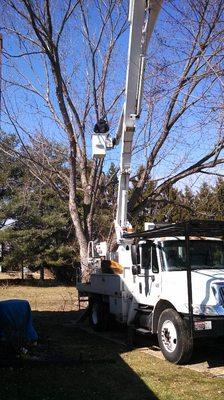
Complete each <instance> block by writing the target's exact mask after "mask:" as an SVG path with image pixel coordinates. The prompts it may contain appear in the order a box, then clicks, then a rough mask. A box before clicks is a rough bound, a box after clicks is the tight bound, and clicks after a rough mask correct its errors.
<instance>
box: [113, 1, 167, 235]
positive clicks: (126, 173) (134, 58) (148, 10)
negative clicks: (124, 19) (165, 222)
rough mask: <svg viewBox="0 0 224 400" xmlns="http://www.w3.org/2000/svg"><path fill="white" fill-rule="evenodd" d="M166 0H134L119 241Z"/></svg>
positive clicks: (121, 132)
mask: <svg viewBox="0 0 224 400" xmlns="http://www.w3.org/2000/svg"><path fill="white" fill-rule="evenodd" d="M162 1H163V0H149V1H147V0H130V4H129V22H130V34H129V48H128V66H127V74H126V89H125V103H124V107H123V110H122V114H121V117H120V122H119V127H118V131H117V135H116V142H117V143H118V142H119V140H120V139H121V158H120V176H119V186H118V198H117V215H116V220H115V229H116V236H117V241H118V242H120V240H121V238H122V232H123V229H126V228H127V226H128V221H127V203H128V189H129V178H130V166H131V152H132V142H133V134H134V131H135V120H136V118H139V116H140V112H141V101H142V92H143V79H144V70H145V59H146V52H147V48H148V43H149V40H150V37H151V34H152V31H153V28H154V25H155V22H156V19H157V16H158V14H159V11H160V8H161V4H162Z"/></svg>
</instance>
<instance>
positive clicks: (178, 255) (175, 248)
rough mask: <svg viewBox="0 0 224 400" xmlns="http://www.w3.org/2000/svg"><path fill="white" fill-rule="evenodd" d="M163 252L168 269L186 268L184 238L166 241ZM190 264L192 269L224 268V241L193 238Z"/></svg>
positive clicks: (180, 269) (178, 269)
mask: <svg viewBox="0 0 224 400" xmlns="http://www.w3.org/2000/svg"><path fill="white" fill-rule="evenodd" d="M163 253H164V264H165V269H166V270H168V271H182V270H186V252H185V241H184V240H168V241H165V242H164V246H163ZM190 264H191V269H192V270H194V269H212V268H213V269H222V268H224V242H223V241H218V240H217V241H216V240H191V241H190Z"/></svg>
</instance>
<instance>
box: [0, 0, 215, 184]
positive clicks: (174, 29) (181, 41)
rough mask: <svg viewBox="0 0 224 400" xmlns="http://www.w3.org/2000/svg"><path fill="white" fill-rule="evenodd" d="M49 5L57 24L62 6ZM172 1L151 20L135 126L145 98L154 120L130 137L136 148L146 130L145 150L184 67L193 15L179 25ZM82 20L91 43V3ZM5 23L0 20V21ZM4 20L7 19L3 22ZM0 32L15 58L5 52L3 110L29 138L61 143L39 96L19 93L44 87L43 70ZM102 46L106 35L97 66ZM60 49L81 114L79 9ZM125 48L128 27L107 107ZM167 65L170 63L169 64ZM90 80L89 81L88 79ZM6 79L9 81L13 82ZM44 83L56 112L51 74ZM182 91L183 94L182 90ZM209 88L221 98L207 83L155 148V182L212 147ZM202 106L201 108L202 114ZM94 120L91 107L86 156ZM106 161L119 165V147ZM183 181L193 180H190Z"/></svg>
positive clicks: (94, 21) (138, 159) (83, 62)
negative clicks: (151, 32) (201, 97)
mask: <svg viewBox="0 0 224 400" xmlns="http://www.w3.org/2000/svg"><path fill="white" fill-rule="evenodd" d="M90 3H91V1H90ZM124 3H125V2H124ZM173 3H174V6H178V7H179V6H180V3H179V2H178V1H173ZM54 5H55V7H54V21H55V24H56V26H57V25H58V24H59V21H60V15H61V5H60V2H59V1H57V2H55V3H54ZM182 5H183V9H185V7H186V6H185V4H183V3H182ZM174 6H173V5H172V4H171V3H169V2H165V3H164V6H163V8H162V11H161V13H160V16H159V20H158V23H157V25H156V31H155V33H154V36H153V38H152V41H151V43H150V49H149V59H148V64H147V70H146V77H147V80H146V82H145V99H144V102H143V112H142V117H141V120H140V121H139V123H138V124H137V126H136V128H137V129H136V131H137V136H138V134H139V132H140V131H141V129H142V125H144V123H145V120H146V118H147V113H148V111H150V107H149V104H150V102H153V103H154V105H153V107H154V110H155V111H154V113H155V116H154V117H153V121H152V123H151V124H150V125H147V127H146V129H145V137H144V135H142V136H141V137H139V138H138V142H137V145H141V144H143V141H144V139H145V138H146V137H147V136H148V135H149V132H150V135H151V137H152V140H151V141H149V143H148V152H149V151H150V148H151V147H152V146H153V144H154V143H155V140H156V138H158V135H159V133H160V132H161V129H162V123H163V117H164V113H165V111H166V108H167V105H168V102H169V95H170V93H171V91H172V89H174V88H175V85H176V82H177V78H178V76H179V75H180V73H181V71H182V70H183V66H184V58H185V57H186V54H187V51H188V50H189V49H188V47H189V46H188V45H189V40H190V38H191V36H192V35H193V34H194V26H195V20H194V19H192V21H190V22H191V26H190V24H186V26H184V24H183V21H184V18H182V19H181V18H180V15H179V11H178V10H177V9H176V7H174ZM115 17H116V16H114V18H115ZM13 22H14V24H15V25H16V26H17V27H18V28H19V29H20V30H21V31H22V32H23V33H24V34H27V32H28V31H27V28H26V27H25V26H21V22H20V21H17V20H16V19H14V21H13ZM88 22H89V26H90V31H91V34H92V38H93V39H94V40H96V38H97V37H98V34H99V27H100V20H99V16H98V14H97V11H96V9H95V10H94V7H91V12H89V13H88ZM4 23H5V22H4V20H3V24H4ZM7 23H10V21H9V22H7ZM2 32H3V35H4V48H5V50H6V52H7V53H9V54H11V55H13V56H14V57H13V58H9V57H7V58H6V57H4V63H3V76H4V79H5V80H6V81H7V83H5V84H4V85H3V96H4V98H5V100H6V102H7V107H8V109H10V112H11V113H12V115H13V116H14V117H15V120H16V121H17V122H18V123H19V125H20V126H21V127H23V128H25V130H27V131H29V133H30V134H31V135H34V134H35V132H38V130H43V131H44V134H45V135H46V136H47V137H49V138H50V139H54V140H58V141H59V142H62V143H66V141H67V139H66V135H65V134H64V132H63V131H62V130H61V128H59V127H58V126H57V124H55V123H54V122H53V121H52V119H51V117H50V113H49V110H48V109H47V107H46V104H45V103H44V102H43V100H42V99H41V98H40V97H39V96H38V95H36V94H34V93H32V92H30V91H24V90H22V88H21V86H20V85H24V84H25V85H29V88H30V89H31V88H32V85H33V86H35V88H36V89H37V90H39V91H41V92H44V90H43V88H44V85H45V82H46V78H45V74H44V69H43V59H42V56H40V55H32V56H30V59H29V58H27V57H22V58H17V57H15V56H16V55H18V54H21V52H24V51H25V49H28V50H31V47H30V46H29V44H27V43H25V41H24V43H22V44H21V43H19V41H18V40H17V39H16V37H15V35H12V34H9V32H8V33H6V31H4V30H2ZM161 43H162V44H161ZM106 44H107V42H106V38H105V39H104V40H103V42H102V46H101V49H100V50H101V52H99V54H98V55H97V60H98V63H99V65H100V66H101V67H102V66H103V63H102V61H101V57H102V55H103V53H104V51H105V47H106ZM25 46H26V47H25ZM60 48H61V59H62V70H63V73H64V76H65V79H66V78H67V77H68V75H71V73H72V72H73V71H74V75H73V77H72V79H71V85H70V87H71V89H70V92H71V95H72V97H73V99H74V102H75V104H76V106H77V109H78V111H79V112H80V114H82V109H83V106H84V105H85V97H86V87H87V70H89V72H88V73H89V74H90V75H91V65H90V60H89V54H88V53H87V49H86V43H85V40H84V38H83V34H82V32H81V25H80V14H78V13H77V15H76V16H75V18H74V19H71V20H70V22H69V24H68V26H67V28H66V31H65V35H64V37H63V38H62V43H61V47H60ZM127 48H128V31H126V32H125V33H124V34H123V35H122V36H121V38H120V40H119V41H118V44H117V47H116V50H115V52H114V56H113V58H112V63H111V66H110V77H109V79H108V81H107V95H106V103H107V105H108V104H109V103H110V102H111V101H112V99H113V98H114V96H116V94H117V93H119V91H120V90H121V89H122V87H123V86H124V82H125V73H126V62H127ZM169 64H170V67H168V65H169ZM159 65H160V67H161V65H165V66H166V68H165V69H164V71H163V70H161V72H159V73H158V71H157V69H158V66H159ZM48 68H49V64H48ZM49 75H50V71H49ZM89 79H91V76H90V78H89ZM10 82H14V83H15V82H16V85H15V84H12V83H10ZM156 87H158V91H160V93H157V94H156V95H153V97H150V96H151V93H152V92H153V90H155V88H156ZM50 88H51V92H52V102H53V104H54V106H55V109H56V111H58V105H57V102H56V100H55V95H54V84H53V81H52V78H50ZM202 90H203V87H202V85H199V86H198V88H197V89H196V90H195V92H194V93H193V94H192V100H193V99H194V98H197V96H198V95H199V94H200V93H201V91H202ZM183 93H184V94H185V92H184V91H183ZM216 93H217V96H220V85H219V82H216V84H214V86H213V87H212V88H211V90H210V92H209V93H208V94H206V96H205V99H204V100H203V101H201V102H200V103H198V104H197V106H194V107H193V108H192V109H191V110H189V112H187V113H186V114H185V116H184V117H183V118H181V119H180V120H179V121H178V123H177V124H176V125H175V126H174V128H173V130H172V131H171V134H170V138H169V140H168V141H167V144H166V146H164V148H163V150H162V152H161V161H160V162H159V163H158V165H157V167H156V168H155V169H154V171H153V178H155V179H158V178H159V177H165V176H166V175H167V174H168V173H170V172H171V171H175V167H176V164H180V165H179V170H180V168H182V167H183V166H188V165H189V164H190V163H191V162H193V161H195V160H196V159H197V158H198V157H200V156H201V155H202V154H204V153H205V152H206V151H207V150H208V149H209V148H210V147H211V145H212V143H213V142H214V137H215V136H216V135H217V129H218V122H216V121H214V116H213V115H212V114H211V109H212V106H213V105H214V106H216V104H215V102H216V100H217V99H216V96H215V95H216ZM180 100H181V97H180ZM218 100H219V98H218ZM122 103H123V99H122V98H121V99H120V101H119V102H118V103H117V106H116V107H115V108H114V109H113V113H110V114H109V115H108V119H109V121H110V122H111V134H112V136H113V135H114V133H115V132H116V126H117V121H118V118H119V114H120V110H121V108H122ZM206 107H207V108H208V111H207V112H205V111H206ZM3 108H4V104H3ZM150 112H151V111H150ZM217 118H218V117H217ZM2 121H3V122H2V128H3V129H5V130H6V131H8V132H11V131H12V129H13V128H12V126H11V125H10V124H9V120H8V119H7V118H6V116H5V115H4V114H3V117H2ZM94 123H95V115H94V113H93V112H91V113H90V115H89V119H88V121H87V148H88V151H89V154H90V153H91V141H90V139H91V131H92V128H93V126H94ZM18 129H19V130H20V134H21V135H22V136H23V137H24V140H27V136H26V135H25V134H24V131H23V130H21V129H20V128H19V127H18ZM146 152H147V149H146V150H143V151H141V152H139V151H137V152H136V155H134V156H133V163H132V165H133V171H135V170H136V168H138V166H139V165H140V164H141V163H142V162H144V160H145V158H144V154H145V153H146ZM111 162H114V163H115V164H116V165H118V164H119V149H115V150H112V151H110V152H108V155H107V157H106V160H105V169H107V168H108V166H109V165H110V163H111ZM188 181H189V182H190V183H192V179H190V180H188ZM200 181H201V180H199V181H198V177H197V182H200Z"/></svg>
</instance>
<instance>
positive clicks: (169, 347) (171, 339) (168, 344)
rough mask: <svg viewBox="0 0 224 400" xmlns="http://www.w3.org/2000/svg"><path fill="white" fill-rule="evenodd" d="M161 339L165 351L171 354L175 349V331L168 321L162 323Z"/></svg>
mask: <svg viewBox="0 0 224 400" xmlns="http://www.w3.org/2000/svg"><path fill="white" fill-rule="evenodd" d="M161 339H162V343H163V346H164V348H165V349H166V351H168V352H169V353H173V352H174V351H175V349H176V347H177V331H176V328H175V326H174V324H173V322H171V321H170V320H166V321H164V323H163V325H162V329H161Z"/></svg>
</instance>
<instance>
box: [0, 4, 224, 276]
mask: <svg viewBox="0 0 224 400" xmlns="http://www.w3.org/2000/svg"><path fill="white" fill-rule="evenodd" d="M223 11H224V0H215V1H214V0H198V1H191V0H188V1H186V2H184V4H183V2H182V3H181V4H180V3H179V2H178V1H176V0H172V1H169V2H167V3H165V4H164V8H163V10H162V13H161V21H160V22H159V24H158V26H157V35H156V37H155V39H154V42H153V43H152V46H151V54H150V56H149V58H150V62H149V66H148V70H147V71H146V72H147V74H146V75H147V76H146V92H145V100H146V101H145V107H144V110H143V123H142V125H141V126H140V127H139V130H138V131H137V132H138V133H137V137H136V145H135V148H134V152H135V155H134V157H133V160H134V164H135V162H136V160H139V159H140V164H142V165H143V168H142V169H141V174H140V176H139V178H138V182H137V184H136V185H135V187H134V190H133V191H132V196H131V198H130V202H129V213H130V215H136V214H137V213H139V211H141V210H143V209H145V208H146V207H147V206H148V204H149V203H150V201H152V202H155V201H156V200H158V201H161V198H162V196H163V191H164V189H165V188H167V186H169V185H171V184H175V183H176V182H178V181H179V180H181V179H183V178H186V177H187V176H190V175H192V174H196V173H201V172H209V171H213V172H214V173H217V170H216V169H215V168H217V167H218V166H219V165H221V164H222V163H223V162H224V158H223V155H222V154H223V148H224V138H223V131H222V127H223V97H222V93H223V91H222V89H223V84H224V83H223V67H222V65H223V57H224V52H223V41H222V36H223V26H222V23H223V22H222V21H223ZM2 14H3V15H2V17H3V33H4V32H5V35H7V37H9V38H12V39H11V41H10V40H9V45H8V47H6V49H5V50H4V70H5V71H6V72H5V82H4V96H3V106H4V113H5V121H4V128H5V129H7V124H8V126H10V129H12V128H13V130H14V131H15V132H16V134H17V135H18V137H19V139H20V142H21V146H22V149H23V159H24V162H25V163H26V164H27V165H28V167H29V168H30V171H31V173H32V174H34V175H35V176H36V177H37V178H38V179H42V180H44V181H45V182H48V183H49V184H50V185H52V187H53V188H54V189H55V190H56V191H58V192H59V195H60V196H64V197H65V199H66V193H62V192H61V186H60V184H59V183H58V182H59V181H60V180H61V181H63V183H64V184H63V188H65V187H67V193H68V200H69V209H70V214H71V218H72V221H73V224H74V227H75V231H76V236H77V240H78V243H79V247H80V258H81V262H82V267H83V271H84V272H85V270H86V259H87V246H88V241H89V240H90V239H92V236H93V221H94V214H95V210H96V207H97V203H98V199H99V196H100V193H101V192H100V188H101V184H102V182H103V167H104V166H105V168H106V167H107V165H108V164H106V163H105V161H104V160H100V161H99V160H96V159H94V160H91V156H90V151H89V147H90V139H91V135H90V134H91V131H92V129H93V125H94V124H95V122H96V121H98V120H99V119H100V118H101V117H104V118H107V119H108V120H109V122H110V125H111V126H112V133H113V129H114V127H115V125H116V122H117V119H118V115H119V113H120V110H119V108H120V107H121V100H122V94H123V86H124V78H125V70H126V67H125V65H126V61H125V60H126V52H124V48H125V47H126V45H125V44H124V38H125V39H126V37H125V36H124V35H125V33H126V30H127V2H126V1H117V0H108V1H99V0H89V1H88V0H83V1H82V0H77V1H74V0H66V1H63V2H51V1H50V0H44V1H39V0H36V1H34V2H31V1H29V0H19V1H18V0H17V1H16V0H4V1H3V11H2ZM171 32H172V34H171ZM122 38H123V39H122ZM10 43H13V45H11V48H10ZM125 43H126V40H125ZM124 53H125V54H124ZM24 109H26V110H27V112H29V117H27V116H26V115H24ZM29 119H31V120H32V121H30V120H29ZM209 130H210V132H209ZM40 131H41V132H42V133H43V135H42V136H39V139H38V137H36V135H35V132H40ZM64 134H65V135H66V136H64ZM51 135H52V136H53V137H54V139H55V140H56V139H57V140H58V141H59V142H60V143H62V142H63V143H64V144H65V147H66V146H67V148H68V149H69V151H68V155H67V162H68V164H69V171H70V175H69V176H67V174H66V172H65V173H63V172H62V171H58V170H57V169H56V168H55V166H54V165H51V163H50V161H49V159H48V157H47V151H46V149H48V148H49V145H50V139H49V138H50V137H51ZM185 135H186V137H185ZM48 136H49V137H48ZM45 137H48V139H47V142H46V139H45ZM28 138H32V140H33V141H35V140H39V142H40V143H39V144H40V145H41V146H42V149H43V153H42V155H43V156H42V157H36V156H35V152H31V151H30V149H29V147H28V146H27V143H28ZM195 145H196V146H197V149H196V150H195V149H194V147H195ZM2 151H7V149H6V148H5V147H4V148H3V147H2ZM140 151H141V153H140ZM39 154H40V153H39ZM112 154H113V153H112ZM139 154H141V157H139ZM109 161H110V160H109ZM136 165H137V164H136ZM138 165H139V164H138ZM163 165H164V166H163ZM218 173H219V171H218ZM149 178H150V179H151V180H154V184H153V186H152V187H153V189H152V190H151V191H150V192H149V191H148V190H147V191H145V189H146V187H147V183H148V180H149ZM80 193H81V194H82V207H80V205H79V204H78V203H79V199H80ZM109 230H110V227H109V226H108V232H109Z"/></svg>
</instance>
